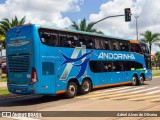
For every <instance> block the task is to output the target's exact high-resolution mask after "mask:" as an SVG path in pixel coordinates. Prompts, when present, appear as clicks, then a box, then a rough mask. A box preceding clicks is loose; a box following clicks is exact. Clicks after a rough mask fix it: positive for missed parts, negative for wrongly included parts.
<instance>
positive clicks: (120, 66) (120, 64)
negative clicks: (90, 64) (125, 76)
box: [113, 62, 124, 71]
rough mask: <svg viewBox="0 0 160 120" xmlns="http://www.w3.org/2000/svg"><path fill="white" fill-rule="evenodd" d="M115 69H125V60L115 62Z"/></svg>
mask: <svg viewBox="0 0 160 120" xmlns="http://www.w3.org/2000/svg"><path fill="white" fill-rule="evenodd" d="M113 71H124V65H123V62H113Z"/></svg>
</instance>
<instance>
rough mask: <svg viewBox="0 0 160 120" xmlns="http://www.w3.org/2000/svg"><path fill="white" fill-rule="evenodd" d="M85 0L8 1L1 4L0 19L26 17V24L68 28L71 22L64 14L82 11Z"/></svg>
mask: <svg viewBox="0 0 160 120" xmlns="http://www.w3.org/2000/svg"><path fill="white" fill-rule="evenodd" d="M79 3H80V4H83V0H45V1H43V0H7V1H6V2H5V3H4V4H0V15H1V16H0V19H3V18H13V17H14V16H15V15H17V17H18V18H22V17H24V16H26V18H27V19H26V22H31V23H37V24H48V25H55V26H58V27H68V26H69V25H70V24H71V20H70V19H69V18H68V17H63V16H62V13H63V12H68V11H75V12H77V11H80V7H79Z"/></svg>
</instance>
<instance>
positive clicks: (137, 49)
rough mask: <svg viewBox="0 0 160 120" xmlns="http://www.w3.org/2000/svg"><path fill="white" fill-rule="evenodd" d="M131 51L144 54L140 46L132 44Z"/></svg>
mask: <svg viewBox="0 0 160 120" xmlns="http://www.w3.org/2000/svg"><path fill="white" fill-rule="evenodd" d="M131 51H132V52H136V53H140V54H142V49H141V47H140V44H133V43H131Z"/></svg>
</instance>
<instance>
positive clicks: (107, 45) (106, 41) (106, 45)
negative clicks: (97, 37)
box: [104, 40, 110, 50]
mask: <svg viewBox="0 0 160 120" xmlns="http://www.w3.org/2000/svg"><path fill="white" fill-rule="evenodd" d="M104 44H105V49H106V50H110V41H109V40H105V42H104Z"/></svg>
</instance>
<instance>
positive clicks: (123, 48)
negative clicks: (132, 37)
mask: <svg viewBox="0 0 160 120" xmlns="http://www.w3.org/2000/svg"><path fill="white" fill-rule="evenodd" d="M119 47H120V50H121V51H129V42H127V41H120V42H119Z"/></svg>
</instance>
